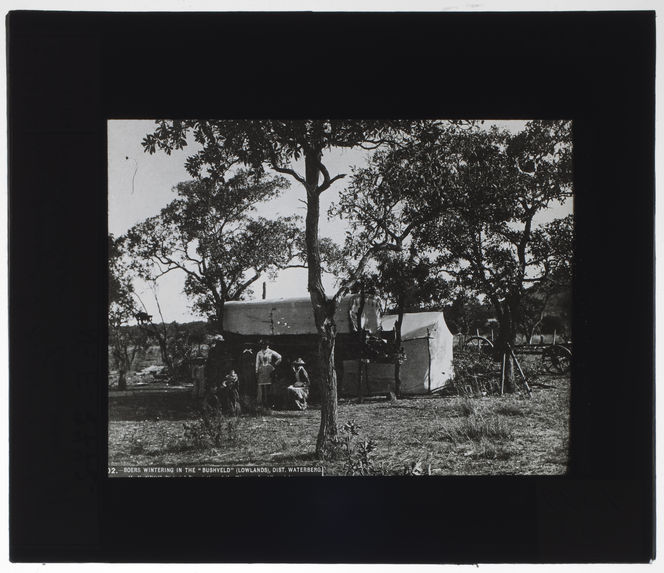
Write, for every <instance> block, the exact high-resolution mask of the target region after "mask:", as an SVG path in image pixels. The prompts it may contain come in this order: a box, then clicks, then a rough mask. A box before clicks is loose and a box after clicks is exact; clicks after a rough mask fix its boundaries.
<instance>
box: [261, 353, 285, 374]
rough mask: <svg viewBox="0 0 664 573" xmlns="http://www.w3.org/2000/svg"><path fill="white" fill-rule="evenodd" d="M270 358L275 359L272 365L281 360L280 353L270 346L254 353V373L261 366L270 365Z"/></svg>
mask: <svg viewBox="0 0 664 573" xmlns="http://www.w3.org/2000/svg"><path fill="white" fill-rule="evenodd" d="M272 359H274V360H275V363H274V365H275V366H276V365H277V364H279V362H281V354H279V353H278V352H275V351H274V350H272V349H271V348H266V349H265V350H259V351H258V353H257V354H256V373H257V374H258V370H259V369H260V367H261V366H272Z"/></svg>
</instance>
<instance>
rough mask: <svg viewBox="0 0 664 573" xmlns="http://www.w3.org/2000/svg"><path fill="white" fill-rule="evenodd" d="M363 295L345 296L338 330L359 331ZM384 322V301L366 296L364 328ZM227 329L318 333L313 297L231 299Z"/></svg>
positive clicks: (260, 333) (268, 333) (226, 311)
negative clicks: (381, 315) (312, 302)
mask: <svg viewBox="0 0 664 573" xmlns="http://www.w3.org/2000/svg"><path fill="white" fill-rule="evenodd" d="M359 308H360V297H359V296H346V297H343V298H342V299H341V300H340V301H339V303H338V306H337V312H336V314H335V321H336V323H337V332H339V333H350V332H354V331H355V330H356V327H355V324H354V323H356V322H357V320H356V317H357V313H358V312H359ZM379 324H380V300H379V299H377V298H374V297H366V298H365V300H364V306H363V310H362V327H363V328H364V329H365V330H367V331H369V332H371V333H375V332H376V331H377V330H378V325H379ZM224 331H226V332H232V333H234V334H242V335H252V336H256V335H258V336H281V335H288V334H316V333H317V331H316V323H315V321H314V313H313V309H312V307H311V299H310V298H309V297H299V298H280V299H265V300H256V301H246V302H245V301H239V302H228V303H226V304H225V305H224Z"/></svg>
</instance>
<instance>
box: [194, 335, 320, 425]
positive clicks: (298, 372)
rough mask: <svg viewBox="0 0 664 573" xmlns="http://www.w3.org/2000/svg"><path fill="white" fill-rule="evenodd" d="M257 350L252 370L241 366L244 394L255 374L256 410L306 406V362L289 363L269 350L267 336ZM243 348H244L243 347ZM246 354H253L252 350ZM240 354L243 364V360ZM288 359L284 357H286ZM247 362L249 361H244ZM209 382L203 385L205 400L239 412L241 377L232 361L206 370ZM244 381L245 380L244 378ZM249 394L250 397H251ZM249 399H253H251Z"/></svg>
mask: <svg viewBox="0 0 664 573" xmlns="http://www.w3.org/2000/svg"><path fill="white" fill-rule="evenodd" d="M259 346H260V350H259V351H258V352H257V353H256V358H255V364H254V365H253V368H251V370H253V372H252V371H251V370H250V371H249V372H247V371H246V369H245V368H244V366H243V367H242V369H241V371H242V377H243V381H244V380H246V381H247V382H246V384H247V386H243V388H244V390H243V394H245V393H246V390H250V389H251V387H252V386H253V384H252V382H249V380H250V379H251V378H252V377H253V375H255V382H256V386H255V388H256V394H255V399H256V410H257V411H265V410H270V409H272V408H273V407H278V408H285V409H292V410H306V409H307V403H308V399H309V386H310V380H309V374H308V373H307V371H306V370H305V368H304V367H305V362H304V360H302V358H298V359H297V360H294V361H292V362H290V363H289V364H284V363H283V358H282V356H281V354H279V353H278V352H276V351H275V350H272V349H271V348H270V347H269V344H268V342H267V341H266V340H261V341H260V342H259ZM245 352H246V351H245ZM249 352H250V351H249ZM248 356H251V357H252V358H253V353H250V354H249V355H248ZM244 360H245V359H244V357H243V364H245V365H247V364H246V361H244ZM286 362H287V361H286ZM247 366H248V365H247ZM207 378H208V380H209V382H208V385H207V388H206V389H205V392H204V395H205V403H206V404H208V405H213V404H214V405H219V406H221V407H222V408H223V410H224V411H225V412H227V413H230V414H238V413H239V412H240V377H239V376H238V374H237V372H236V371H235V368H234V367H233V365H232V361H230V360H227V361H226V362H225V366H224V365H223V364H222V365H221V368H216V369H215V370H214V371H213V372H212V371H211V372H209V373H208V377H207ZM243 384H245V382H243ZM250 398H251V397H250ZM250 401H253V400H252V399H250ZM248 406H249V407H250V408H252V406H251V405H248Z"/></svg>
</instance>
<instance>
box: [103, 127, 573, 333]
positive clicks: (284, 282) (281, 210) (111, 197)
mask: <svg viewBox="0 0 664 573" xmlns="http://www.w3.org/2000/svg"><path fill="white" fill-rule="evenodd" d="M486 124H487V125H493V124H495V125H498V126H499V127H501V128H505V129H509V130H510V131H519V130H520V129H522V128H523V126H524V124H525V122H524V121H521V120H514V121H508V120H501V121H491V122H486ZM154 125H155V124H154V121H153V120H110V121H108V228H109V232H110V233H113V234H114V235H116V236H118V235H121V234H123V233H125V232H126V231H127V230H129V228H131V227H132V226H133V225H135V224H136V223H139V222H140V221H142V220H144V219H146V218H147V217H151V216H153V215H156V214H158V213H159V211H160V210H161V209H162V208H163V207H165V206H166V205H167V204H168V203H169V202H170V201H172V200H173V199H174V198H175V193H174V192H173V190H172V189H173V187H174V186H175V185H176V184H178V183H180V182H182V181H187V180H189V179H191V177H190V176H189V174H188V173H187V171H186V169H185V167H184V165H185V160H186V158H187V157H188V156H189V155H190V154H192V153H193V152H194V151H196V150H197V149H198V147H197V144H196V143H195V142H193V141H190V142H189V145H188V146H187V147H185V148H184V149H183V150H179V151H178V150H176V151H173V152H172V153H171V155H166V154H165V153H163V152H160V151H158V152H157V153H155V154H154V155H150V154H148V153H146V152H145V151H144V150H143V147H142V145H141V141H142V140H143V138H144V137H145V135H146V134H148V133H150V132H152V131H153V130H154ZM370 154H371V152H370V151H367V150H363V149H332V150H329V151H327V152H326V153H325V156H324V160H325V165H326V166H327V168H328V170H329V172H330V176H334V175H336V174H338V173H347V174H350V172H351V167H352V166H358V167H361V166H363V165H366V163H367V162H368V160H369V157H370ZM292 166H293V167H294V169H295V170H296V171H298V172H299V173H303V172H304V160H300V161H297V162H294V163H293V164H292ZM286 179H288V180H289V182H291V186H290V188H289V189H286V190H285V191H284V192H283V193H282V194H281V196H280V197H278V198H277V199H274V200H272V201H269V202H267V203H265V204H263V205H261V206H260V207H259V208H258V210H257V215H262V216H266V217H275V216H287V215H292V214H300V215H302V216H303V217H304V216H305V214H306V208H305V205H304V204H303V203H302V201H304V199H305V195H304V189H303V188H302V186H301V185H300V184H299V183H297V182H295V181H293V180H292V178H290V177H288V176H287V177H286ZM347 181H348V178H346V179H342V180H341V181H338V182H336V183H334V184H333V185H332V187H330V189H328V190H327V191H325V192H324V193H323V194H322V195H321V222H320V236H321V237H330V238H331V239H333V240H335V241H336V242H338V243H343V239H344V233H345V230H346V227H345V224H344V223H343V222H342V221H339V220H332V221H328V220H327V210H328V208H329V206H330V205H331V204H332V203H333V202H334V201H336V200H337V199H338V197H339V191H340V190H342V189H343V188H344V185H345V184H346V183H347ZM571 210H572V204H571V202H569V203H568V204H566V205H563V206H561V207H556V208H553V209H551V210H549V212H547V213H544V214H543V215H542V216H541V217H540V218H539V222H540V223H543V222H546V221H547V220H551V219H553V218H557V217H560V216H564V215H566V214H568V213H570V212H571ZM264 280H265V282H266V283H267V285H266V290H267V297H268V298H288V297H295V296H307V271H306V269H287V270H285V271H282V272H280V273H279V274H278V275H277V277H276V279H274V280H270V279H269V278H267V277H266V278H265V279H264ZM261 283H262V280H259V281H258V282H257V283H256V284H255V285H254V287H253V288H254V291H255V293H256V296H257V297H258V296H260V294H261V290H262V285H261ZM323 285H324V287H325V289H326V291H327V292H333V290H334V286H335V279H334V277H333V276H330V275H327V276H324V277H323ZM183 286H184V275H183V273H182V272H180V271H172V272H170V273H168V274H166V275H164V276H163V277H162V278H160V279H159V283H158V288H157V296H158V297H159V302H160V306H161V310H162V313H163V317H164V320H165V321H166V322H171V321H174V320H175V321H178V322H188V321H192V320H202V319H204V317H201V316H198V315H196V314H194V313H193V312H192V311H191V301H190V300H189V299H188V298H187V297H186V296H185V295H184V294H183V293H182V289H183ZM135 288H136V292H137V293H138V295H139V297H140V299H141V300H142V301H143V303H144V304H145V306H146V308H147V312H148V313H149V314H152V315H154V316H155V317H156V316H158V312H157V308H156V304H155V302H154V294H153V292H152V291H151V290H150V289H149V288H147V286H146V285H145V284H144V283H142V282H140V281H138V282H136V284H135Z"/></svg>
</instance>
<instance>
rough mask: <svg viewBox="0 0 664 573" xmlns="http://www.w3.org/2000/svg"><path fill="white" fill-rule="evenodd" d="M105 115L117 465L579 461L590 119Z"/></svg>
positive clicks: (333, 468) (391, 466) (137, 472)
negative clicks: (574, 319) (577, 266)
mask: <svg viewBox="0 0 664 573" xmlns="http://www.w3.org/2000/svg"><path fill="white" fill-rule="evenodd" d="M107 126H108V229H109V236H108V249H109V251H108V252H109V310H108V335H109V338H108V343H109V346H108V355H109V379H108V405H109V427H108V440H109V441H108V463H109V467H108V472H109V476H110V477H187V476H206V477H222V476H242V475H253V476H255V475H261V476H272V475H300V476H301V475H311V476H330V475H332V476H383V475H406V476H428V475H433V476H436V475H461V476H463V475H534V474H537V475H561V474H565V472H566V471H567V468H568V461H569V415H570V384H571V383H572V381H571V363H572V355H573V348H572V337H571V304H572V274H573V273H572V271H573V255H574V253H573V244H574V243H573V231H574V229H573V215H574V213H573V185H572V180H573V173H572V127H573V126H572V122H571V121H568V120H566V119H564V118H561V119H559V120H538V119H532V120H504V119H503V120H491V119H485V120H476V119H473V120H458V119H455V120H444V119H441V120H431V119H426V120H394V119H392V120H382V121H379V120H357V119H353V120H336V119H335V120H319V119H317V120H292V121H284V120H161V119H157V120H110V121H108V124H107Z"/></svg>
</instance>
